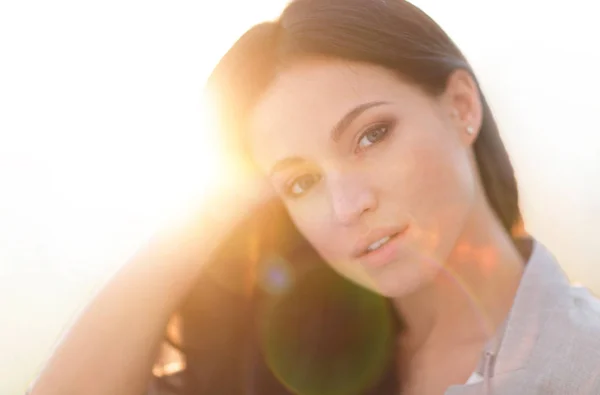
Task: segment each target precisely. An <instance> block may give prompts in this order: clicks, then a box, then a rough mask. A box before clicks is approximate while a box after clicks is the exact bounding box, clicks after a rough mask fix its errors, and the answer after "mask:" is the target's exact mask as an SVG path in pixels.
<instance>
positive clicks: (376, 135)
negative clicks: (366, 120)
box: [358, 125, 389, 149]
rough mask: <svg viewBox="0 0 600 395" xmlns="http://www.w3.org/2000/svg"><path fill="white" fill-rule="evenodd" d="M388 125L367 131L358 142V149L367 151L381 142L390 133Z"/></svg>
mask: <svg viewBox="0 0 600 395" xmlns="http://www.w3.org/2000/svg"><path fill="white" fill-rule="evenodd" d="M388 130H389V127H388V125H378V126H376V127H373V128H371V129H369V130H367V131H366V132H365V133H363V135H362V136H361V137H360V140H359V141H358V148H359V149H365V148H369V147H370V146H371V145H373V144H375V143H378V142H379V141H381V140H382V139H383V138H384V137H385V136H386V135H387V133H388Z"/></svg>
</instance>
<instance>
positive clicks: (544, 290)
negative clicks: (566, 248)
mask: <svg viewBox="0 0 600 395" xmlns="http://www.w3.org/2000/svg"><path fill="white" fill-rule="evenodd" d="M498 357H499V359H498V361H497V362H498V363H497V370H496V373H497V374H498V375H499V376H504V375H506V376H505V377H506V378H510V377H512V378H513V380H510V379H509V380H508V381H511V382H512V381H514V384H515V387H514V388H517V387H518V385H517V384H519V385H524V383H527V385H533V386H535V391H538V390H541V389H542V388H543V389H544V392H543V393H561V394H562V393H570V394H584V395H587V394H598V393H600V300H599V299H598V298H596V297H595V296H594V295H593V294H592V293H591V292H590V291H589V290H588V289H586V288H584V287H580V286H574V285H572V284H571V283H570V281H569V279H568V276H567V275H566V273H565V272H564V271H563V269H562V266H561V265H560V264H559V263H558V261H557V260H556V259H555V257H554V255H553V254H552V253H551V252H550V251H549V250H547V249H546V248H545V247H544V246H543V245H542V244H541V243H537V242H536V245H535V247H534V251H533V254H532V256H531V259H530V261H529V262H528V264H527V268H526V270H525V274H524V276H523V278H522V279H521V285H520V286H519V290H518V292H517V296H516V298H515V302H514V304H513V309H512V311H511V314H510V316H509V321H508V325H507V332H506V335H505V339H504V341H503V344H502V348H501V350H500V354H499V355H498ZM511 388H512V387H511ZM557 389H559V390H560V392H553V391H556V390H557ZM545 391H548V392H545Z"/></svg>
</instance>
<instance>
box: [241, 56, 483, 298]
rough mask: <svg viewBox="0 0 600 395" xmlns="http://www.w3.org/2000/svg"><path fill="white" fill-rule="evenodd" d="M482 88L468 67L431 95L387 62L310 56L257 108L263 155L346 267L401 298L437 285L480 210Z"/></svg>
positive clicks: (355, 277)
mask: <svg viewBox="0 0 600 395" xmlns="http://www.w3.org/2000/svg"><path fill="white" fill-rule="evenodd" d="M473 86H474V85H473V81H472V80H471V79H470V77H469V76H468V74H467V73H464V72H458V73H455V74H454V75H453V76H452V77H451V78H450V80H449V83H448V88H447V90H446V92H445V93H444V94H442V95H440V96H439V97H432V96H431V95H429V94H426V93H424V92H423V91H422V90H421V89H419V88H417V87H415V86H414V85H412V84H408V83H406V82H403V81H402V80H401V79H400V78H398V77H397V76H396V75H394V74H393V73H392V72H390V71H388V70H386V69H383V68H379V67H376V66H370V65H365V64H358V63H348V62H343V61H332V60H309V61H305V62H302V63H299V64H296V65H294V66H292V67H291V68H288V69H286V70H285V71H282V72H281V73H280V74H279V75H278V76H277V78H276V79H275V80H274V82H273V83H272V84H271V86H270V87H269V88H268V89H267V91H266V92H265V93H264V95H263V96H261V98H260V100H259V101H258V103H257V105H256V106H255V108H254V111H253V113H252V114H251V122H250V142H251V147H252V155H253V159H254V160H255V161H256V163H257V164H258V166H259V167H260V169H261V171H263V172H264V174H265V175H266V176H268V177H269V178H270V180H271V182H272V184H273V185H274V187H275V189H276V190H277V192H278V194H279V195H280V197H281V198H282V199H283V201H284V203H285V205H286V207H287V209H288V211H289V214H290V216H291V218H292V220H293V221H294V223H295V224H296V226H297V227H298V229H299V230H300V232H301V233H302V234H303V235H304V236H305V237H306V238H307V239H308V241H309V242H310V243H311V244H312V245H313V246H314V247H315V249H316V250H317V251H318V252H319V254H320V255H321V256H322V257H323V258H324V259H325V260H326V261H327V262H328V263H329V264H330V265H331V266H332V267H333V268H334V269H335V270H336V271H337V272H339V273H340V274H341V275H343V276H345V277H346V278H348V279H350V280H352V281H354V282H356V283H358V284H360V285H363V286H365V287H367V288H369V289H371V290H374V291H376V292H379V293H381V294H383V295H385V296H388V297H400V296H403V295H406V294H408V293H410V292H413V291H415V290H417V289H418V288H419V287H421V286H423V285H425V284H426V283H427V282H429V281H431V279H432V278H433V277H434V275H435V274H436V272H437V270H439V268H440V263H441V262H445V261H446V259H448V257H449V255H450V253H451V251H452V249H453V247H454V246H455V244H456V243H457V240H458V239H459V237H460V236H461V233H462V230H463V228H464V225H465V223H466V222H467V220H468V218H469V216H470V215H471V212H472V207H473V202H474V200H475V195H476V193H477V184H476V176H475V175H476V172H475V170H474V164H473V159H472V155H471V154H470V145H471V143H472V141H473V139H474V138H475V134H473V135H469V134H468V133H467V132H466V128H467V126H473V127H474V129H475V130H478V127H479V123H478V122H479V121H480V119H479V118H478V113H477V111H476V110H477V106H476V105H474V104H473V103H476V102H477V100H479V99H478V94H477V93H476V89H474V88H473ZM475 97H476V98H475Z"/></svg>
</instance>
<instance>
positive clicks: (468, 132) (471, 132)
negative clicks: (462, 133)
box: [467, 126, 475, 136]
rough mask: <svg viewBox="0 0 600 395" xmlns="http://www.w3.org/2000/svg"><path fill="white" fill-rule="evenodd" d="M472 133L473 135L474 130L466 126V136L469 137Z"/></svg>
mask: <svg viewBox="0 0 600 395" xmlns="http://www.w3.org/2000/svg"><path fill="white" fill-rule="evenodd" d="M473 133H475V129H474V128H473V126H467V134H468V135H469V136H472V135H473Z"/></svg>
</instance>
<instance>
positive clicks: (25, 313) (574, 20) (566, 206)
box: [0, 0, 600, 395]
mask: <svg viewBox="0 0 600 395" xmlns="http://www.w3.org/2000/svg"><path fill="white" fill-rule="evenodd" d="M365 1H373V0H365ZM415 2H416V4H417V5H420V6H422V8H423V9H424V10H425V11H427V12H428V13H430V15H431V16H433V17H434V19H436V20H437V21H438V22H439V23H440V24H441V25H442V26H443V27H444V28H445V29H446V30H447V31H448V32H449V33H450V35H451V36H452V37H453V38H454V39H455V41H456V42H457V43H458V44H459V46H460V47H461V48H462V49H463V50H464V52H465V53H466V55H467V56H468V57H469V59H470V60H471V61H472V63H473V65H474V68H475V70H476V71H477V73H478V74H479V76H480V79H481V80H482V83H483V87H484V91H485V92H486V94H487V96H488V99H489V101H490V102H491V105H492V107H493V109H494V110H495V114H496V117H497V119H498V121H499V123H500V126H501V129H502V133H503V136H504V139H505V143H506V145H507V147H508V149H509V151H510V153H511V156H512V159H513V162H514V165H515V168H516V171H517V176H518V179H519V182H520V184H521V192H522V207H523V210H524V212H525V216H526V220H527V222H528V228H529V230H530V231H531V232H532V233H533V234H534V235H535V236H536V237H537V238H538V239H540V240H542V241H543V242H544V243H546V244H547V245H548V246H549V247H550V248H551V249H552V250H553V251H554V252H555V254H556V255H557V256H558V258H559V259H560V261H561V263H562V265H563V267H564V268H565V270H567V272H568V273H569V275H570V276H571V278H572V279H573V280H574V281H577V282H581V283H583V284H585V285H587V286H589V287H591V288H592V289H594V290H595V291H600V269H598V266H597V265H598V264H600V259H599V258H597V256H598V254H599V253H600V243H597V238H596V236H595V235H594V233H595V232H594V231H595V226H594V225H595V224H596V223H598V221H600V203H599V202H600V142H599V141H600V139H599V138H598V134H599V133H600V127H599V125H598V115H599V114H600V99H599V98H598V91H600V74H599V72H598V70H600V55H599V53H598V52H599V49H600V45H598V43H597V40H598V38H600V27H599V26H600V23H598V20H597V17H595V15H598V13H597V12H596V10H595V7H596V4H595V3H594V2H590V1H584V0H571V1H569V2H564V1H562V2H558V1H556V2H552V1H550V2H549V1H545V2H542V1H534V0H503V1H489V0H454V1H451V2H449V1H444V0H421V1H415ZM283 4H284V2H283V1H277V0H271V1H267V0H260V1H259V2H250V1H212V2H198V1H177V2H173V1H171V2H167V1H161V2H159V1H144V2H142V1H134V0H119V1H116V0H107V1H103V2H81V1H65V0H60V1H53V2H42V1H37V2H34V1H16V0H13V1H5V2H2V3H1V4H0V320H1V322H0V394H2V395H5V394H6V395H11V394H21V393H23V392H24V389H25V386H26V384H27V382H28V381H29V380H31V379H32V378H33V376H34V374H35V373H36V371H37V370H38V369H39V367H40V364H41V363H42V361H43V360H44V359H45V358H46V357H47V355H48V353H49V352H50V350H51V347H52V345H53V344H54V343H55V341H56V339H57V336H58V335H59V333H60V332H61V331H62V330H63V328H64V327H65V325H67V323H68V322H69V320H70V319H72V317H73V315H74V314H75V312H76V311H77V309H79V308H80V307H81V306H82V304H84V303H85V301H86V300H87V299H88V298H89V297H90V295H91V293H92V292H93V291H94V290H95V289H97V287H98V286H99V285H100V284H101V283H102V282H103V281H105V280H106V279H107V278H108V276H110V274H111V273H112V272H114V270H115V269H116V268H117V267H118V266H119V264H121V263H122V262H123V261H124V260H125V259H126V258H127V256H128V255H129V254H130V253H131V252H132V251H133V250H134V249H135V247H136V246H137V245H138V244H139V243H140V242H141V241H142V240H144V238H146V237H147V236H148V234H149V233H151V232H152V230H153V229H155V228H156V226H157V225H158V224H159V223H160V222H161V221H163V220H164V219H165V218H167V217H169V216H170V215H174V213H176V212H177V210H178V209H180V208H181V207H182V206H183V204H184V203H185V202H188V201H189V200H190V197H192V196H196V195H198V194H201V193H202V191H203V188H204V187H205V186H206V185H208V180H210V179H211V178H214V177H215V175H216V174H217V175H218V160H219V156H218V152H217V151H216V150H215V149H214V133H215V131H214V130H211V129H209V128H207V127H206V122H205V120H204V119H203V113H202V100H201V89H202V85H203V82H204V79H205V78H206V76H207V75H208V73H209V72H210V70H211V68H212V67H213V66H214V64H215V62H216V61H217V60H218V58H219V56H220V55H222V54H223V53H224V51H226V49H227V48H228V46H229V45H230V44H232V43H233V41H234V40H235V39H236V38H237V37H238V36H239V35H240V34H241V33H242V32H243V31H244V30H245V29H246V28H248V27H249V26H250V25H251V24H253V23H255V22H258V21H260V20H262V19H265V18H271V17H274V16H275V15H276V14H277V11H278V10H279V9H280V8H281V7H282V6H283Z"/></svg>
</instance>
